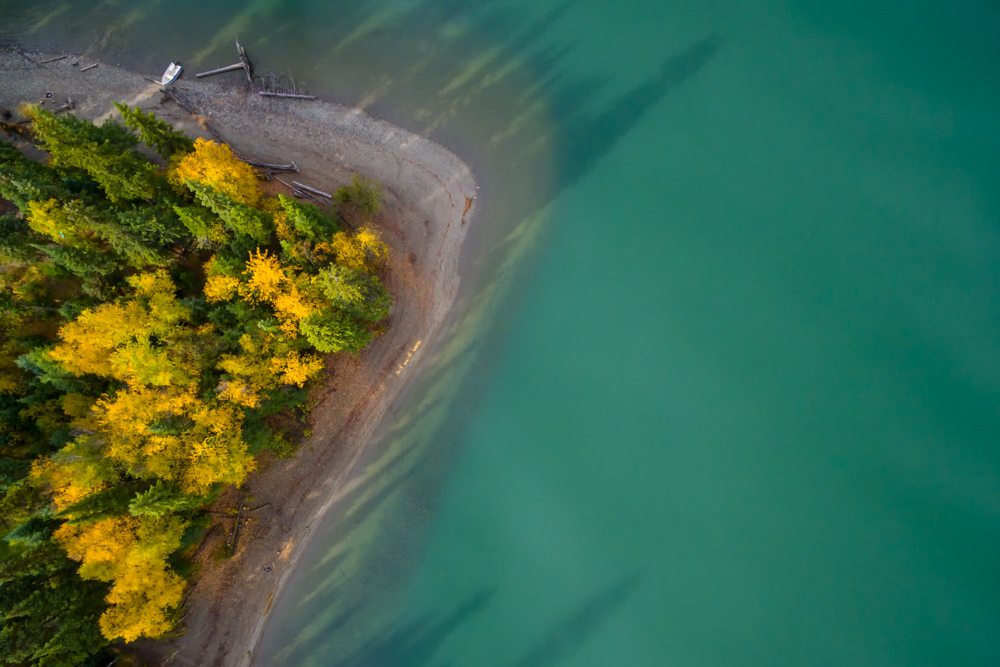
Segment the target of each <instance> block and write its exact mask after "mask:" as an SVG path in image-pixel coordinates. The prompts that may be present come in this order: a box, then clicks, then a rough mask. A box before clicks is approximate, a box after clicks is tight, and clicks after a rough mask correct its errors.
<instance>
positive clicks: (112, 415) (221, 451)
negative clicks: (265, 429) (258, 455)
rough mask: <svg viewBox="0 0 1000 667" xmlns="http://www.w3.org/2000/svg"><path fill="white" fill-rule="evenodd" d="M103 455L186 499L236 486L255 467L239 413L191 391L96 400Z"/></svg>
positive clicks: (146, 391) (137, 389)
mask: <svg viewBox="0 0 1000 667" xmlns="http://www.w3.org/2000/svg"><path fill="white" fill-rule="evenodd" d="M95 412H96V420H97V422H98V424H99V425H100V433H101V435H102V436H103V438H104V446H105V449H104V451H105V455H106V456H107V457H108V458H109V459H111V460H112V461H115V462H118V463H121V464H122V465H124V466H125V467H126V469H127V470H128V471H129V472H130V473H131V474H132V475H134V476H136V477H142V478H148V479H163V480H166V481H168V482H174V483H176V484H178V485H179V486H180V488H181V489H182V490H184V491H185V492H186V493H189V494H191V495H201V494H206V493H208V491H209V490H210V489H211V487H212V485H214V484H241V483H242V482H243V480H244V479H246V475H247V473H248V472H250V471H251V470H253V468H254V460H253V456H251V454H250V453H249V452H248V451H247V447H246V443H245V442H244V441H243V439H242V432H241V421H242V417H243V415H242V414H241V413H240V411H239V410H238V409H237V408H236V407H234V406H232V405H230V404H228V403H225V402H217V401H214V400H213V401H212V402H206V401H203V400H202V399H200V398H199V397H198V396H197V395H196V393H195V391H194V389H193V388H178V387H169V388H160V387H147V386H142V385H139V386H134V387H129V388H128V389H122V390H120V391H119V392H118V393H116V394H115V395H114V396H113V397H106V398H103V399H101V400H100V401H98V403H97V407H96V410H95Z"/></svg>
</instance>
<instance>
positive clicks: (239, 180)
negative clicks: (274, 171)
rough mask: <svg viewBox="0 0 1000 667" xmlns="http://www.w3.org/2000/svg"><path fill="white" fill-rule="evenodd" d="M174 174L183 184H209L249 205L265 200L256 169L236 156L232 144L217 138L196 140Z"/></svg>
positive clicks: (256, 204) (227, 195)
mask: <svg viewBox="0 0 1000 667" xmlns="http://www.w3.org/2000/svg"><path fill="white" fill-rule="evenodd" d="M173 177H174V179H175V180H176V181H178V182H181V183H183V182H184V181H192V182H194V183H199V184H201V185H205V186H208V187H210V188H212V189H213V190H215V191H216V192H218V193H220V194H223V195H225V196H226V197H229V198H230V199H232V200H233V201H234V202H236V203H238V204H244V205H246V206H252V207H257V206H259V205H260V203H261V200H262V199H263V193H262V192H261V190H260V187H259V186H258V185H257V174H255V173H254V170H253V168H252V167H251V166H250V165H248V164H247V163H246V162H243V161H242V160H240V159H239V158H237V157H236V154H235V153H233V151H232V149H231V148H229V146H226V145H225V144H217V143H215V142H214V141H206V140H205V139H196V140H195V142H194V151H193V152H191V153H188V154H187V155H185V156H184V158H183V159H182V160H181V161H180V162H179V163H178V164H177V166H176V168H175V169H174V172H173Z"/></svg>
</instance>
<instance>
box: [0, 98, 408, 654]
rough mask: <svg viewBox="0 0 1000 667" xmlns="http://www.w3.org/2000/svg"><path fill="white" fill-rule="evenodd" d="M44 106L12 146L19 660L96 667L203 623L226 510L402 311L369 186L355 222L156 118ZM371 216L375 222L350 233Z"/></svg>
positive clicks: (1, 256)
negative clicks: (203, 597) (313, 399)
mask: <svg viewBox="0 0 1000 667" xmlns="http://www.w3.org/2000/svg"><path fill="white" fill-rule="evenodd" d="M116 106H117V107H118V110H119V111H120V113H121V121H120V122H118V121H114V120H109V121H106V122H105V123H103V124H102V125H100V126H98V125H95V124H93V123H91V122H89V121H86V120H83V119H80V118H77V117H75V116H73V115H72V114H62V115H55V114H53V113H52V112H50V111H47V110H45V109H43V108H40V107H39V106H35V105H32V106H26V107H24V108H23V109H22V112H23V114H24V115H25V116H26V118H27V120H28V121H30V122H28V123H25V124H14V123H3V125H2V127H0V129H2V130H4V131H5V133H6V134H7V135H8V136H9V137H10V139H11V141H3V140H0V520H2V525H0V533H2V534H3V538H4V539H3V540H0V655H3V656H4V657H3V660H4V664H11V665H85V664H106V662H107V661H106V660H105V661H104V662H102V663H98V662H96V660H97V659H98V658H99V657H100V654H101V652H102V651H105V650H107V649H106V648H105V647H107V646H108V645H109V643H112V642H116V643H121V642H130V641H133V640H136V639H138V638H141V637H160V636H163V635H164V634H165V633H168V632H170V631H171V630H173V629H174V628H175V626H176V624H177V621H178V617H179V615H180V612H181V607H182V601H183V598H184V593H185V586H186V581H187V578H188V577H189V576H190V574H191V570H192V562H191V556H192V554H193V552H194V550H195V549H197V547H198V545H199V543H200V542H201V540H202V537H203V535H204V533H205V530H206V527H207V525H208V519H207V514H206V508H207V507H208V506H209V505H210V504H211V503H212V502H213V500H215V499H216V498H217V497H218V496H219V495H220V494H221V493H223V492H224V491H226V490H227V489H230V488H232V487H233V486H234V485H236V486H239V485H241V484H242V483H243V482H244V480H245V479H246V477H247V475H248V474H249V473H250V472H252V471H253V470H254V469H255V466H256V460H257V458H259V456H260V455H261V453H262V452H263V451H264V450H268V449H270V450H271V451H272V452H273V453H274V454H275V455H279V456H287V455H289V453H290V451H293V449H294V448H293V446H292V445H291V444H290V442H289V439H290V438H292V437H294V435H289V434H285V433H282V432H281V431H280V429H278V428H276V427H275V425H274V424H275V423H276V421H275V420H274V419H269V417H273V416H274V415H277V414H279V413H284V414H294V415H297V416H298V418H299V419H302V417H303V415H304V413H305V407H306V398H307V394H308V387H309V383H310V381H312V380H315V379H317V378H318V377H320V376H321V375H322V373H323V369H324V367H325V355H329V354H333V353H349V354H357V353H358V352H359V351H360V350H362V349H364V348H365V347H366V346H367V345H368V344H369V343H370V342H371V340H372V338H373V336H375V335H377V334H378V332H379V330H380V327H381V326H384V325H383V324H381V323H383V321H384V320H385V319H386V318H387V316H388V314H389V309H390V307H391V305H392V300H391V297H390V295H389V293H388V291H387V289H386V287H385V285H384V284H383V282H382V279H381V278H380V275H384V273H383V272H384V264H385V259H386V253H387V249H386V246H385V245H384V244H383V243H382V242H381V240H380V239H379V236H378V234H377V233H376V232H375V231H373V230H372V229H371V228H370V227H369V226H368V225H367V224H366V221H369V220H370V219H371V216H372V215H373V214H374V212H375V211H376V209H377V207H378V205H379V202H380V199H381V196H382V195H381V188H380V186H378V185H377V184H374V183H371V182H369V181H366V180H365V179H363V178H360V177H357V176H355V177H354V178H353V179H352V183H351V185H348V186H345V187H343V188H341V189H340V190H338V192H337V197H336V199H337V201H338V202H340V204H339V207H340V208H339V212H331V213H330V214H329V215H325V214H324V213H323V212H322V211H321V210H320V209H319V208H317V207H316V206H314V205H312V204H307V203H302V202H300V201H297V200H296V199H294V198H292V197H288V196H285V195H282V194H278V195H271V194H266V193H265V191H264V189H263V188H262V187H261V180H260V177H259V174H258V172H257V171H255V169H254V168H253V167H251V166H250V165H249V164H247V163H246V162H243V161H242V160H240V159H239V158H238V157H237V155H236V154H234V152H233V151H232V150H231V149H230V148H229V147H227V146H226V145H223V144H219V143H214V142H211V141H206V140H204V139H197V140H194V141H192V140H191V139H190V138H189V137H187V136H186V135H185V134H183V133H181V132H179V131H177V130H175V129H174V128H173V127H171V126H170V125H169V124H167V123H166V122H164V121H163V120H161V119H158V118H156V117H155V116H154V115H153V114H151V113H146V112H144V111H142V110H140V109H137V108H130V107H128V106H125V105H116ZM345 215H346V216H349V218H350V219H351V220H353V221H354V222H355V223H359V224H355V225H349V224H347V222H346V220H345V217H344V216H345Z"/></svg>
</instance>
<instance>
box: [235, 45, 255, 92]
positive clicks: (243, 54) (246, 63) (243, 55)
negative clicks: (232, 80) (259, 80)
mask: <svg viewBox="0 0 1000 667" xmlns="http://www.w3.org/2000/svg"><path fill="white" fill-rule="evenodd" d="M236 50H237V51H239V54H240V63H242V64H243V70H244V71H245V72H246V73H247V83H249V84H250V90H257V84H256V83H254V80H253V63H251V62H250V57H249V56H247V50H246V49H244V48H243V47H242V46H241V45H240V40H236Z"/></svg>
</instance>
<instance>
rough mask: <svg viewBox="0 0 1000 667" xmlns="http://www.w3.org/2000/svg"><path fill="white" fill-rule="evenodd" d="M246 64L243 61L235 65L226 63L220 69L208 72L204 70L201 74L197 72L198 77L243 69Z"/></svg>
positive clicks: (196, 76)
mask: <svg viewBox="0 0 1000 667" xmlns="http://www.w3.org/2000/svg"><path fill="white" fill-rule="evenodd" d="M244 67H245V65H244V64H243V63H242V62H239V63H236V64H235V65H226V66H225V67H220V68H219V69H213V70H209V71H208V72H202V73H201V74H195V75H194V76H195V78H196V79H202V78H204V77H206V76H212V75H213V74H222V73H223V72H235V71H236V70H238V69H243V68H244Z"/></svg>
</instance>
